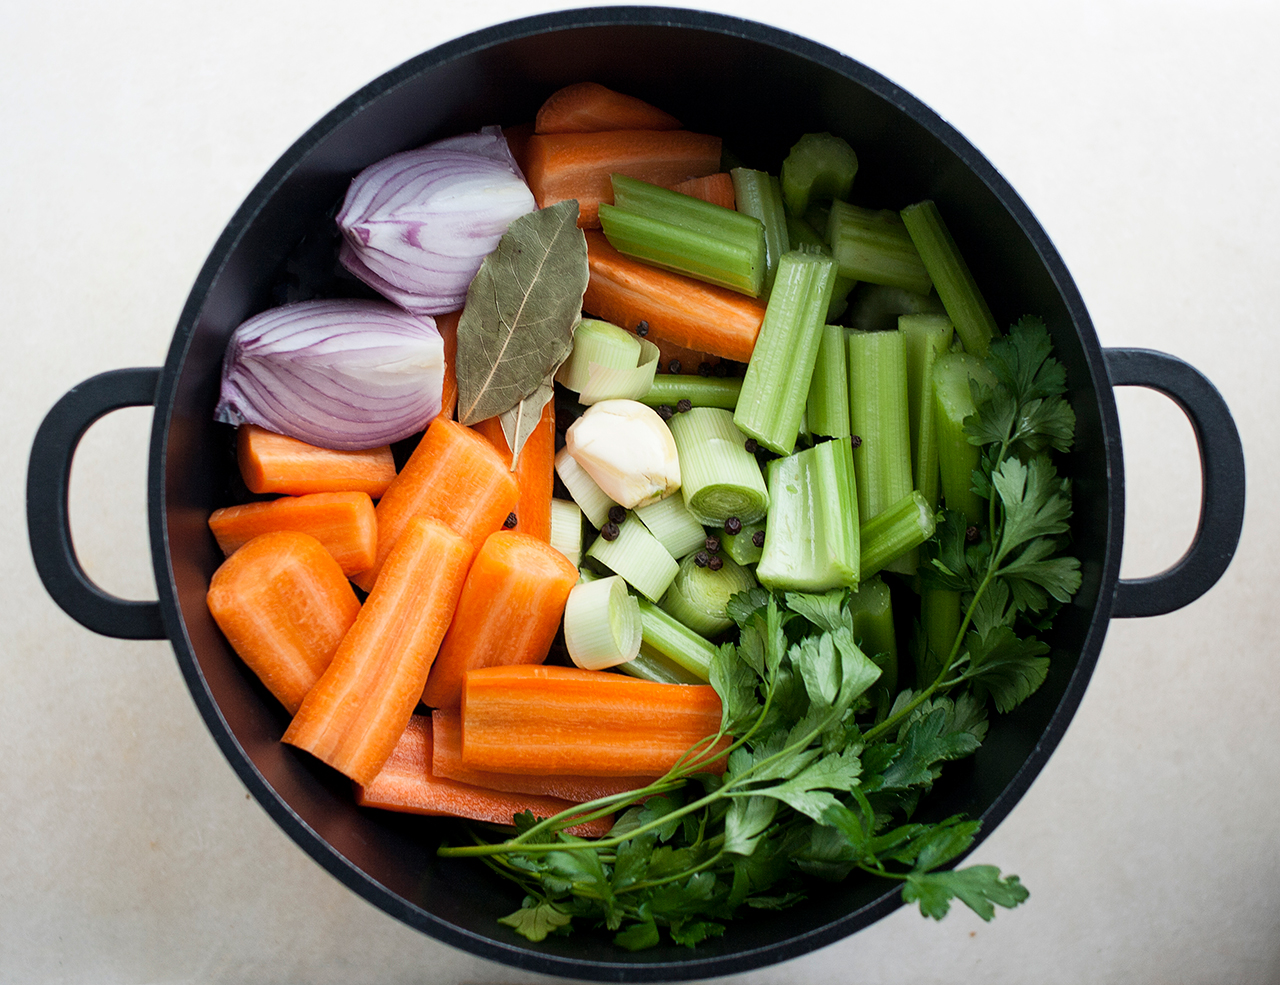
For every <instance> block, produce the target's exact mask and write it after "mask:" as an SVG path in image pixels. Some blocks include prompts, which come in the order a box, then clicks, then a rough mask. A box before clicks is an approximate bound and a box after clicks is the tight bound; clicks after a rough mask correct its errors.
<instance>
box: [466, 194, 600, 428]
mask: <svg viewBox="0 0 1280 985" xmlns="http://www.w3.org/2000/svg"><path fill="white" fill-rule="evenodd" d="M577 223H578V203H577V201H576V200H574V199H569V200H567V201H564V202H557V203H556V204H555V205H552V206H550V207H548V208H545V209H539V210H538V211H536V212H530V213H528V214H527V215H523V216H521V217H520V218H518V219H516V220H515V221H514V222H513V223H511V225H510V227H509V228H508V229H507V232H506V234H505V235H504V236H503V237H502V239H501V240H500V241H499V243H498V248H497V249H496V250H494V251H493V252H492V253H491V254H489V256H487V257H485V259H484V262H483V263H482V264H481V265H480V270H479V272H478V273H477V274H476V276H475V279H474V280H473V281H472V282H471V287H470V289H469V290H468V291H467V304H466V307H465V308H463V310H462V317H461V318H460V319H459V321H458V357H457V358H458V361H457V373H458V420H459V421H460V422H461V423H463V424H475V423H476V422H477V421H483V420H484V419H485V418H487V417H496V416H498V415H500V414H505V413H506V412H507V411H509V410H511V409H512V408H513V407H515V406H516V405H517V404H518V403H520V401H522V400H524V399H525V398H526V397H528V396H529V395H530V394H532V393H533V392H534V391H535V390H537V389H538V387H539V386H541V385H542V382H543V380H545V379H546V377H547V376H548V375H549V374H551V373H553V372H554V371H555V368H556V367H557V366H559V365H560V363H562V362H563V361H564V360H565V358H566V357H567V356H568V355H569V350H570V349H571V348H572V346H573V332H574V329H576V328H577V326H578V322H579V321H580V320H581V318H582V295H583V294H584V293H585V292H586V289H587V240H586V237H585V236H584V235H583V233H582V230H581V229H579V228H578V224H577Z"/></svg>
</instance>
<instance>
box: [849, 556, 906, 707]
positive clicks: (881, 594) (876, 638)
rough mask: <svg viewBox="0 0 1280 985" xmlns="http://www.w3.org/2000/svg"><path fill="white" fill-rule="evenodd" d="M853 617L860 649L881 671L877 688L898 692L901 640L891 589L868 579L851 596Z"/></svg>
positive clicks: (880, 582)
mask: <svg viewBox="0 0 1280 985" xmlns="http://www.w3.org/2000/svg"><path fill="white" fill-rule="evenodd" d="M849 614H850V615H851V616H852V617H853V637H854V639H855V640H856V641H857V643H858V648H859V649H860V650H862V652H863V653H865V654H866V655H867V656H868V657H870V658H871V659H872V660H873V661H874V662H875V665H876V666H877V667H879V668H880V671H881V673H880V679H879V680H878V681H876V686H877V687H881V686H883V687H884V689H885V690H886V691H887V693H888V694H889V695H894V694H897V692H898V638H897V634H896V632H895V631H894V625H893V604H892V599H891V597H890V593H889V586H888V585H886V584H885V583H884V580H883V579H882V578H881V577H880V576H879V575H876V576H874V577H872V578H868V579H867V580H866V581H864V582H863V583H862V584H861V585H859V586H858V590H857V591H856V592H854V593H853V594H852V595H851V596H849Z"/></svg>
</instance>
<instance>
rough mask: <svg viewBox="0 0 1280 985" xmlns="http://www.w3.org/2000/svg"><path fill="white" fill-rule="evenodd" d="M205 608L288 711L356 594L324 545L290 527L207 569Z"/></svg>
mask: <svg viewBox="0 0 1280 985" xmlns="http://www.w3.org/2000/svg"><path fill="white" fill-rule="evenodd" d="M207 598H208V603H209V612H210V613H211V614H212V615H213V619H214V622H216V623H217V624H218V628H219V629H221V630H222V632H223V635H225V636H226V637H227V641H228V642H229V643H230V644H231V648H232V649H233V650H235V651H236V653H237V654H239V656H240V659H241V660H243V661H244V662H245V663H246V664H247V665H248V667H249V669H250V670H252V671H253V672H254V673H255V674H257V675H258V678H259V679H260V680H261V681H262V683H263V684H265V685H266V687H267V690H268V691H270V692H271V693H272V694H274V695H275V696H276V699H277V700H278V701H279V702H280V703H281V704H282V705H284V706H285V708H286V709H287V710H288V711H289V713H290V714H293V713H294V712H296V711H297V710H298V706H299V705H301V704H302V699H303V698H304V697H306V695H307V692H308V691H310V690H311V688H312V687H313V686H314V685H315V683H316V681H318V680H319V679H320V676H321V675H322V674H323V673H324V672H325V669H326V668H327V667H328V666H329V663H330V662H331V661H332V660H333V655H334V653H335V652H336V651H337V649H338V644H339V643H341V642H342V638H343V637H344V636H345V635H346V633H347V630H348V629H350V628H351V624H352V623H354V622H355V621H356V614H357V613H358V612H359V611H360V602H359V600H358V599H357V598H356V593H355V592H354V591H353V590H352V588H351V583H350V582H348V581H347V577H346V575H344V574H343V573H342V569H341V568H339V567H338V562H337V561H335V560H334V559H333V557H332V556H331V555H330V554H329V552H328V551H326V550H325V549H324V547H323V546H322V545H321V543H320V542H319V541H318V540H316V539H315V538H314V537H311V536H309V535H307V534H303V533H298V532H296V531H292V530H283V531H279V532H276V533H267V534H262V535H261V536H260V537H255V538H254V539H253V540H251V541H249V543H247V544H245V545H244V546H243V547H241V548H240V549H239V550H238V551H236V552H235V553H234V554H232V555H231V557H229V558H227V560H226V561H224V562H223V563H222V565H221V567H219V568H218V570H217V571H215V572H214V574H213V578H212V579H211V580H210V582H209V594H208V596H207Z"/></svg>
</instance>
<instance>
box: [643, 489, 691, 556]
mask: <svg viewBox="0 0 1280 985" xmlns="http://www.w3.org/2000/svg"><path fill="white" fill-rule="evenodd" d="M635 513H636V516H638V517H639V518H640V522H641V523H643V524H644V525H645V526H646V527H648V528H649V533H651V534H653V535H654V536H655V537H657V538H658V542H659V543H660V544H661V545H662V546H663V547H665V548H666V549H667V551H668V553H670V555H671V556H672V557H684V556H685V555H686V554H688V553H689V552H690V551H696V550H698V549H699V548H700V547H702V545H703V544H704V543H706V540H707V532H706V530H704V529H703V527H702V524H701V523H699V522H698V518H697V517H695V516H694V515H693V514H692V513H690V512H689V508H688V507H687V506H685V505H684V497H683V496H668V497H666V498H665V499H660V500H658V501H657V502H656V503H650V504H649V505H648V506H640V507H637V508H636V511H635Z"/></svg>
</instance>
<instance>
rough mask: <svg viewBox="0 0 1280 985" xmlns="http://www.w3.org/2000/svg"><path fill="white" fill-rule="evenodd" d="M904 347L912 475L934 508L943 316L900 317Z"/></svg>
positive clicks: (947, 326) (947, 334) (945, 343)
mask: <svg viewBox="0 0 1280 985" xmlns="http://www.w3.org/2000/svg"><path fill="white" fill-rule="evenodd" d="M898 328H899V329H900V330H901V332H902V335H903V338H904V340H905V341H906V345H907V414H908V415H909V417H910V419H911V466H912V469H911V472H912V475H913V476H914V477H915V487H916V488H917V489H919V490H920V493H921V494H922V495H923V496H924V501H925V502H926V503H928V504H929V505H930V506H932V507H935V508H936V507H937V505H938V496H939V485H938V483H939V476H938V435H937V432H936V431H935V430H934V425H933V419H934V416H935V401H934V399H933V364H934V362H936V361H937V358H938V357H939V356H940V355H942V354H943V353H945V352H946V351H947V350H948V349H949V348H950V347H951V334H952V329H951V319H949V318H948V317H947V316H946V315H903V316H901V317H900V318H899V319H898Z"/></svg>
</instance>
